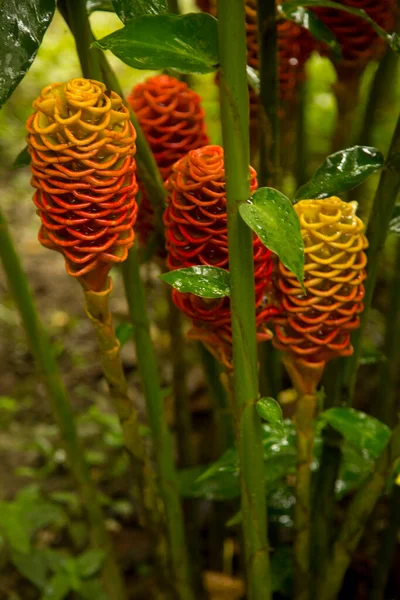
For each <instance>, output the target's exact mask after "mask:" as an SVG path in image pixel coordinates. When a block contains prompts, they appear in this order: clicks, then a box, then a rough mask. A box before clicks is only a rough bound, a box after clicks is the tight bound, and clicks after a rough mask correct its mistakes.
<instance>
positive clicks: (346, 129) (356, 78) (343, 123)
mask: <svg viewBox="0 0 400 600" xmlns="http://www.w3.org/2000/svg"><path fill="white" fill-rule="evenodd" d="M338 77H339V79H338V81H337V82H336V84H335V85H334V88H333V89H334V93H335V97H336V104H337V117H336V130H335V133H334V135H333V140H332V152H336V151H337V150H341V149H342V148H347V146H348V145H349V141H350V139H351V131H352V128H353V123H354V117H355V114H356V110H357V107H358V100H359V93H360V79H361V78H360V75H358V74H354V75H353V76H352V77H348V76H347V77H345V78H343V79H341V78H340V74H339V75H338Z"/></svg>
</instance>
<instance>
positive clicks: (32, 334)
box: [0, 212, 127, 600]
mask: <svg viewBox="0 0 400 600" xmlns="http://www.w3.org/2000/svg"><path fill="white" fill-rule="evenodd" d="M0 259H1V262H2V265H3V268H4V272H5V274H6V277H7V281H8V285H9V288H10V291H11V293H12V296H13V298H14V301H15V303H16V305H17V308H18V311H19V313H20V315H21V319H22V323H23V326H24V329H25V332H26V335H27V338H28V342H29V345H30V347H31V351H32V354H33V355H34V358H35V361H36V364H37V367H38V370H39V373H40V374H41V377H42V378H43V382H44V384H45V386H46V390H47V394H48V398H49V401H50V404H51V408H52V411H53V414H54V418H55V420H56V422H57V425H58V427H59V430H60V433H61V437H62V439H63V443H64V447H65V451H66V453H67V458H68V464H69V468H70V470H71V473H72V475H73V477H74V478H75V480H76V482H77V484H78V486H79V490H80V494H81V497H82V502H83V505H84V507H85V511H86V513H87V516H88V519H89V523H90V530H91V538H92V542H93V544H94V545H95V546H97V547H98V548H101V549H102V550H104V551H105V553H106V560H105V563H104V567H103V572H102V576H103V583H104V588H105V590H106V592H107V595H108V597H109V598H110V600H126V598H127V594H126V590H125V585H124V581H123V577H122V574H121V571H120V568H119V566H118V564H117V562H116V560H115V556H114V549H113V547H112V544H111V540H110V537H109V534H108V532H107V529H106V527H105V524H104V515H103V512H102V509H101V507H100V504H99V501H98V496H97V492H96V488H95V486H94V484H93V482H92V480H91V478H90V474H89V469H88V466H87V463H86V460H85V455H84V451H83V448H82V445H81V442H80V440H79V438H78V434H77V431H76V426H75V421H74V415H73V411H72V406H71V403H70V400H69V398H68V396H67V392H66V389H65V387H64V384H63V382H62V379H61V376H60V372H59V369H58V365H57V362H56V360H55V358H54V353H53V349H52V346H51V342H50V340H49V338H48V335H47V333H46V331H45V330H44V329H43V327H42V324H41V322H40V319H39V316H38V313H37V309H36V306H35V302H34V299H33V296H32V293H31V290H30V288H29V285H28V281H27V279H26V275H25V273H24V271H23V270H22V266H21V263H20V260H19V257H18V254H17V252H16V249H15V247H14V244H13V241H12V239H11V236H10V234H9V231H8V228H7V223H6V220H5V218H4V216H3V215H2V213H1V212H0Z"/></svg>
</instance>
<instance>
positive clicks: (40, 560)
mask: <svg viewBox="0 0 400 600" xmlns="http://www.w3.org/2000/svg"><path fill="white" fill-rule="evenodd" d="M11 562H12V563H13V565H14V567H15V568H16V569H17V571H18V572H19V573H20V574H21V575H22V576H23V577H25V579H28V581H30V582H31V583H33V585H36V587H37V588H39V589H40V590H43V589H44V588H45V586H46V581H47V569H48V567H47V560H46V556H45V553H43V552H42V551H41V550H36V549H35V550H33V551H32V552H29V554H23V553H22V552H18V551H17V550H11Z"/></svg>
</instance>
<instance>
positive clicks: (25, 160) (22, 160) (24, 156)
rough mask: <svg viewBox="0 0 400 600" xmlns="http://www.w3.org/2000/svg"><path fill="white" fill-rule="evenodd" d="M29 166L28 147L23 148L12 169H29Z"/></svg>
mask: <svg viewBox="0 0 400 600" xmlns="http://www.w3.org/2000/svg"><path fill="white" fill-rule="evenodd" d="M30 164H31V155H30V154H29V152H28V146H25V148H23V149H22V150H21V152H20V153H19V154H18V156H17V158H16V159H15V161H14V163H13V165H12V168H13V169H19V168H21V167H29V165H30Z"/></svg>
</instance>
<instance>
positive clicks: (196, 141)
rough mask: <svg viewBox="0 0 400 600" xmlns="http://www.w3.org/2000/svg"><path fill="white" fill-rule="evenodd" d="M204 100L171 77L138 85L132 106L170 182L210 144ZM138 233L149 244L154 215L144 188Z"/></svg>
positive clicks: (184, 84) (164, 177) (131, 96)
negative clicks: (193, 153)
mask: <svg viewBox="0 0 400 600" xmlns="http://www.w3.org/2000/svg"><path fill="white" fill-rule="evenodd" d="M200 101H201V98H200V96H199V95H198V94H196V93H195V92H194V91H193V90H191V89H190V88H189V87H188V86H187V85H186V83H184V82H183V81H179V80H178V79H176V78H175V77H170V76H169V75H156V76H155V77H150V78H149V79H146V81H144V82H143V83H139V84H137V85H136V86H135V87H134V88H133V90H132V92H131V94H130V96H129V97H128V102H129V104H130V105H131V107H132V110H133V111H134V112H135V113H136V116H137V118H138V120H139V123H140V125H141V127H142V129H143V132H144V134H145V136H146V138H147V141H148V142H149V145H150V148H151V151H152V152H153V154H154V158H155V160H156V163H157V166H158V168H159V169H160V172H161V175H162V177H163V179H164V181H166V180H167V179H168V177H169V175H170V173H171V171H172V165H173V164H174V163H175V162H176V161H177V160H179V159H180V158H182V157H183V156H185V154H187V152H189V151H190V150H193V149H195V148H200V147H201V146H204V145H205V144H208V141H209V140H208V136H207V133H206V126H205V122H204V116H205V113H204V110H203V108H202V107H201V105H200ZM141 191H142V200H141V203H140V208H139V214H138V221H137V231H138V232H139V237H140V240H141V242H142V244H143V245H144V244H146V242H147V240H148V237H149V234H150V233H151V231H152V230H153V222H154V214H153V208H152V206H151V203H150V200H149V198H148V197H147V194H146V193H145V191H144V189H143V187H142V186H141Z"/></svg>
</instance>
